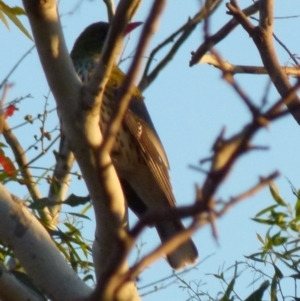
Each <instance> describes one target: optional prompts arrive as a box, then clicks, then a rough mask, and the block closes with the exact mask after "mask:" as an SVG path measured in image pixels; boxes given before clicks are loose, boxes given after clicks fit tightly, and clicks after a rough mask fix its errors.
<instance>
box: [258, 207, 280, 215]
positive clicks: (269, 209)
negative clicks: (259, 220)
mask: <svg viewBox="0 0 300 301" xmlns="http://www.w3.org/2000/svg"><path fill="white" fill-rule="evenodd" d="M276 207H278V205H272V206H269V207H267V208H265V209H263V210H261V211H259V212H258V213H257V214H256V215H255V216H256V217H258V216H260V215H263V214H264V213H266V212H268V211H272V210H273V209H275V208H276Z"/></svg>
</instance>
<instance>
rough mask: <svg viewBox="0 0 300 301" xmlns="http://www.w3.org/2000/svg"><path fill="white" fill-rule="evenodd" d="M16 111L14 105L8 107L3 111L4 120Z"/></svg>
mask: <svg viewBox="0 0 300 301" xmlns="http://www.w3.org/2000/svg"><path fill="white" fill-rule="evenodd" d="M17 110H18V108H17V107H16V106H15V105H9V106H8V107H7V109H6V111H5V118H7V117H10V116H12V115H13V114H14V112H15V111H17Z"/></svg>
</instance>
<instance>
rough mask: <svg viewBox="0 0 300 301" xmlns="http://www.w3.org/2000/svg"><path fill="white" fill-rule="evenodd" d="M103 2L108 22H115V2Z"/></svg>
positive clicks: (111, 0) (109, 0)
mask: <svg viewBox="0 0 300 301" xmlns="http://www.w3.org/2000/svg"><path fill="white" fill-rule="evenodd" d="M103 2H104V3H105V5H106V9H107V16H108V21H109V23H111V21H112V20H113V17H114V14H115V4H114V0H103Z"/></svg>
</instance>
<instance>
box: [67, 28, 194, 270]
mask: <svg viewBox="0 0 300 301" xmlns="http://www.w3.org/2000/svg"><path fill="white" fill-rule="evenodd" d="M108 29H109V25H108V24H107V23H103V22H98V23H94V24H92V25H90V26H89V27H87V28H86V29H85V30H84V31H83V33H81V35H80V36H79V37H78V39H77V40H76V42H75V44H74V47H73V50H72V52H71V58H72V60H73V63H74V67H75V69H76V72H77V74H78V75H79V77H80V78H81V80H82V82H83V83H87V82H88V81H89V79H90V77H91V75H92V72H93V70H94V68H95V66H96V64H97V61H98V60H99V58H100V53H101V49H102V46H103V43H104V41H105V37H106V34H107V32H108ZM124 78H125V75H124V74H123V72H122V71H121V70H120V69H119V68H118V67H117V66H114V68H113V71H112V74H111V76H110V79H109V81H108V83H107V85H106V90H105V92H104V98H103V102H102V107H101V118H100V120H101V121H100V129H101V131H102V132H103V131H105V129H106V126H107V124H108V121H109V120H110V118H111V112H112V108H113V107H114V106H116V105H117V103H116V100H115V97H114V96H115V94H116V90H117V89H118V87H120V84H121V82H122V80H123V79H124ZM111 155H112V160H113V163H114V166H115V168H116V171H117V173H118V176H119V179H120V182H121V185H122V187H123V191H124V194H125V197H126V200H127V203H128V205H129V207H130V208H131V210H133V211H134V212H135V213H136V214H137V215H138V216H141V215H143V214H144V213H145V212H146V211H147V210H149V209H150V210H151V208H166V207H173V206H175V197H174V195H173V192H172V187H171V183H170V179H169V172H168V169H169V163H168V160H167V156H166V154H165V151H164V148H163V146H162V144H161V141H160V139H159V137H158V135H157V132H156V130H155V128H154V125H153V123H152V120H151V118H150V116H149V113H148V111H147V108H146V106H145V103H144V101H143V97H142V95H141V93H140V91H139V90H138V88H136V87H134V93H133V97H132V100H131V103H130V105H129V109H128V111H127V113H126V114H125V116H124V120H123V123H122V126H121V128H120V130H119V133H118V135H117V137H116V142H115V144H114V147H113V150H112V154H111ZM155 227H156V229H157V231H158V233H159V236H160V238H161V240H162V241H165V240H167V239H169V238H171V237H172V236H174V235H176V233H177V232H179V231H180V230H182V229H183V225H182V223H181V221H180V220H174V221H165V222H161V223H159V224H157V225H155ZM197 255H198V254H197V250H196V247H195V246H194V244H193V242H192V241H191V240H190V241H187V242H186V243H185V244H183V245H182V246H180V247H179V248H178V249H177V250H175V251H174V252H173V253H172V254H170V255H168V256H167V257H168V261H169V263H170V265H171V266H172V267H173V268H175V269H177V268H182V267H184V266H185V265H186V264H191V263H193V262H194V261H195V260H196V259H197Z"/></svg>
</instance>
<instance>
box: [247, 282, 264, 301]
mask: <svg viewBox="0 0 300 301" xmlns="http://www.w3.org/2000/svg"><path fill="white" fill-rule="evenodd" d="M269 285H270V282H269V281H268V280H266V281H265V282H263V283H262V284H261V286H260V287H259V289H257V290H256V291H254V292H253V293H252V294H251V295H250V296H249V297H248V298H247V299H246V300H245V301H261V300H262V297H263V294H264V292H265V290H266V289H267V288H268V287H269Z"/></svg>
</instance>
